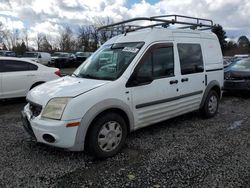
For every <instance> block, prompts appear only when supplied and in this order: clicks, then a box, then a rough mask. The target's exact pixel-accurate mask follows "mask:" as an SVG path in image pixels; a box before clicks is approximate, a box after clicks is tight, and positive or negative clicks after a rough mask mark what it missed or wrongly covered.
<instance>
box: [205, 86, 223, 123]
mask: <svg viewBox="0 0 250 188" xmlns="http://www.w3.org/2000/svg"><path fill="white" fill-rule="evenodd" d="M218 106H219V96H218V94H217V92H216V91H214V90H211V91H210V92H209V93H208V95H207V98H206V100H205V103H204V105H203V107H202V109H201V113H202V115H203V116H204V117H205V118H211V117H213V116H215V115H216V113H217V111H218Z"/></svg>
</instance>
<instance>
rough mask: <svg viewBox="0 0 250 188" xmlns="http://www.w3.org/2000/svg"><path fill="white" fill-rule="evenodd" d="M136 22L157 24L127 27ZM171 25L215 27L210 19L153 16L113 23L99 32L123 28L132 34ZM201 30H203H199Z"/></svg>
mask: <svg viewBox="0 0 250 188" xmlns="http://www.w3.org/2000/svg"><path fill="white" fill-rule="evenodd" d="M171 17H172V18H173V19H164V18H171ZM181 18H182V19H191V20H195V21H196V23H194V22H187V21H185V20H184V21H183V20H180V19H181ZM136 21H152V22H156V23H155V24H149V25H146V26H143V25H126V24H127V23H130V22H136ZM157 22H158V23H157ZM202 22H207V23H206V24H203V23H202ZM170 24H180V25H185V26H184V27H179V29H186V28H191V29H197V28H202V27H205V28H204V30H207V29H211V28H212V27H213V21H212V20H209V19H204V18H195V17H190V16H182V15H162V16H153V17H138V18H132V19H128V20H124V21H121V22H117V23H113V24H109V25H106V26H102V27H99V28H98V30H104V29H105V30H112V29H114V28H121V29H120V30H121V31H122V30H123V31H125V32H130V31H135V30H139V29H145V28H150V27H156V26H162V27H168V26H169V25H170ZM111 28H112V29H111ZM199 30H201V29H199Z"/></svg>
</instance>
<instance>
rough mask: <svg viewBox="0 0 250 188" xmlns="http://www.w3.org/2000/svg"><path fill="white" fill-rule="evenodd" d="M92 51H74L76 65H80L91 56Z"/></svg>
mask: <svg viewBox="0 0 250 188" xmlns="http://www.w3.org/2000/svg"><path fill="white" fill-rule="evenodd" d="M91 54H92V52H76V53H75V56H76V67H78V66H79V65H81V64H82V63H83V62H84V61H85V60H86V59H87V58H88V57H89V56H91Z"/></svg>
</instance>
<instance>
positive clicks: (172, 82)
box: [169, 80, 178, 85]
mask: <svg viewBox="0 0 250 188" xmlns="http://www.w3.org/2000/svg"><path fill="white" fill-rule="evenodd" d="M169 83H170V84H171V85H172V84H177V83H178V80H171V81H170V82H169Z"/></svg>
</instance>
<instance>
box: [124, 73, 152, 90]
mask: <svg viewBox="0 0 250 188" xmlns="http://www.w3.org/2000/svg"><path fill="white" fill-rule="evenodd" d="M153 80H154V79H153V77H152V75H147V74H144V75H140V74H138V72H134V73H133V74H132V75H131V77H130V78H129V80H128V82H127V84H126V87H135V86H142V85H148V84H150V83H152V82H153Z"/></svg>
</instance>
